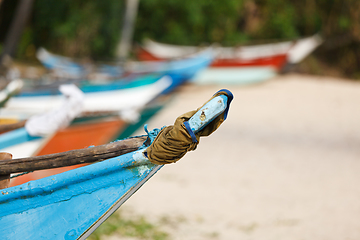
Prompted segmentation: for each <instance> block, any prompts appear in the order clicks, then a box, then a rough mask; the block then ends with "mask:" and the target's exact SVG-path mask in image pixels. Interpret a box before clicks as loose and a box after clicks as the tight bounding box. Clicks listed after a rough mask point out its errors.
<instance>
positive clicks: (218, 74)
mask: <svg viewBox="0 0 360 240" xmlns="http://www.w3.org/2000/svg"><path fill="white" fill-rule="evenodd" d="M274 76H276V70H275V69H274V68H271V67H238V68H237V67H214V68H207V69H205V70H203V71H201V72H199V73H198V74H197V75H196V76H195V77H194V79H193V81H192V82H193V83H195V84H200V85H201V84H237V85H242V84H244V85H245V84H252V83H257V82H263V81H266V80H269V79H271V78H273V77H274Z"/></svg>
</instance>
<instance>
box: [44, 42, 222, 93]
mask: <svg viewBox="0 0 360 240" xmlns="http://www.w3.org/2000/svg"><path fill="white" fill-rule="evenodd" d="M215 55H216V54H215V50H214V49H213V48H212V47H209V48H207V49H205V50H203V51H200V52H198V53H196V54H192V55H190V56H187V57H183V58H179V59H172V60H164V61H129V62H127V63H125V64H123V65H120V64H114V65H105V64H102V65H101V67H99V68H98V69H100V70H97V71H101V72H102V73H108V74H109V75H111V76H113V78H111V79H112V81H110V82H109V83H107V84H106V85H108V87H110V88H111V87H115V86H116V87H119V84H120V85H124V83H127V82H129V80H131V79H134V78H137V77H138V76H139V75H143V74H157V75H160V76H159V77H162V76H164V75H169V76H170V77H171V78H172V81H173V83H172V85H171V86H169V87H168V88H167V89H166V90H165V91H164V93H169V92H171V91H172V90H174V88H176V87H177V86H179V85H180V84H182V83H184V82H185V81H187V80H189V79H191V78H193V77H194V76H195V75H196V73H198V72H199V71H201V70H203V69H205V68H207V67H208V66H209V65H210V64H211V62H212V61H213V60H214V58H215ZM38 58H39V60H40V61H41V62H42V64H43V65H44V66H45V67H47V68H48V69H51V70H57V71H61V72H67V71H68V72H69V73H70V75H71V74H72V72H75V73H74V74H73V75H74V76H78V78H79V79H81V80H83V79H86V78H87V74H88V73H87V72H86V69H87V67H85V66H82V65H81V64H79V63H77V62H76V61H74V60H71V59H70V58H66V57H63V56H59V55H56V54H52V53H50V52H48V51H46V50H45V49H43V48H41V49H39V51H38ZM117 73H119V74H117ZM120 73H121V74H120ZM97 76H99V77H100V75H97ZM115 76H116V77H115ZM123 76H127V77H123ZM119 77H120V79H119ZM81 82H83V81H81ZM88 82H90V85H92V83H91V81H88ZM79 87H80V88H81V89H82V86H81V85H79ZM87 87H89V86H87ZM108 87H106V88H108ZM92 89H94V88H92ZM82 90H83V89H82ZM83 91H86V90H85V89H84V90H83ZM90 91H92V90H90Z"/></svg>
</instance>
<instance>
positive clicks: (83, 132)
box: [10, 119, 126, 186]
mask: <svg viewBox="0 0 360 240" xmlns="http://www.w3.org/2000/svg"><path fill="white" fill-rule="evenodd" d="M125 125H126V123H125V122H124V121H123V120H120V119H116V120H111V121H101V122H96V123H82V124H78V125H73V126H70V127H68V128H66V129H64V130H60V131H58V132H57V133H55V135H54V136H52V137H51V138H50V139H49V141H47V142H46V143H45V144H44V145H43V146H41V147H40V149H39V150H38V152H37V153H36V154H35V156H40V155H47V154H53V153H59V152H65V151H70V150H74V149H81V148H87V147H89V146H97V145H102V144H106V143H109V142H111V141H113V140H114V139H116V137H117V136H118V135H119V134H120V132H121V131H122V130H123V129H124V128H125ZM80 166H82V165H76V166H69V167H62V168H54V169H46V170H41V171H35V172H32V173H28V174H25V175H22V176H19V177H16V178H14V179H12V180H11V183H10V185H11V186H16V185H20V184H23V183H25V182H28V181H32V180H36V179H40V178H44V177H48V176H51V175H54V174H58V173H62V172H64V171H68V170H71V169H74V168H77V167H80Z"/></svg>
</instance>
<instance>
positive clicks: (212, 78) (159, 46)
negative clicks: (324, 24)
mask: <svg viewBox="0 0 360 240" xmlns="http://www.w3.org/2000/svg"><path fill="white" fill-rule="evenodd" d="M321 42H322V39H321V37H320V36H319V35H318V34H316V35H314V36H311V37H307V38H302V39H298V40H294V41H287V42H278V43H270V44H262V45H252V46H240V47H221V46H218V47H217V48H216V50H217V52H218V54H217V56H216V58H215V60H214V61H213V62H212V63H211V64H210V67H209V68H207V69H206V70H205V71H202V72H201V73H199V75H197V76H196V77H195V78H194V79H193V82H195V83H198V84H212V83H219V84H222V83H223V84H229V83H233V84H248V83H254V82H261V81H265V80H268V79H270V78H271V77H274V76H275V75H276V74H277V73H279V72H280V71H282V70H283V69H284V68H285V67H286V66H287V65H289V64H290V65H293V64H297V63H299V62H301V61H302V60H303V59H304V58H305V57H306V56H308V55H309V54H310V53H311V52H312V51H314V50H315V49H316V48H317V47H318V46H319V45H320V44H321ZM199 49H201V47H194V46H179V45H171V44H164V43H159V42H155V41H152V40H149V39H148V40H145V41H144V44H143V45H141V46H138V49H137V57H138V58H139V59H141V60H146V61H149V60H152V61H161V60H164V59H176V58H179V57H184V56H187V55H191V54H194V53H196V52H197V51H199Z"/></svg>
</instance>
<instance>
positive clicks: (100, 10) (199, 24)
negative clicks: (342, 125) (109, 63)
mask: <svg viewBox="0 0 360 240" xmlns="http://www.w3.org/2000/svg"><path fill="white" fill-rule="evenodd" d="M124 2H125V1H117V0H93V1H85V0H78V1H71V0H63V1H47V0H35V3H34V7H33V11H32V17H31V19H30V22H29V24H28V26H27V28H26V29H25V31H24V34H23V36H22V40H21V42H20V46H19V47H18V54H17V57H19V58H31V56H34V49H36V48H37V47H39V46H43V47H46V48H48V49H49V50H52V51H54V52H57V53H62V54H64V55H67V56H71V57H80V58H91V59H96V60H110V59H114V57H115V55H114V54H115V49H116V46H117V44H118V41H119V38H120V36H121V27H122V20H123V13H124V7H125V4H124ZM139 2H140V3H139V9H138V17H137V21H136V26H135V32H134V42H137V43H141V42H142V41H143V40H144V39H145V38H152V39H154V40H157V41H160V42H166V43H173V44H183V45H200V44H206V43H213V42H218V43H220V44H222V45H225V46H234V45H241V44H253V43H260V42H269V41H278V40H288V39H295V38H299V37H303V36H309V35H312V34H315V33H320V34H322V36H323V37H324V39H325V40H326V42H325V43H324V44H323V45H322V46H321V47H320V48H319V49H318V50H317V51H316V52H315V58H316V61H320V62H321V63H323V64H322V65H321V66H327V69H331V68H337V69H339V70H340V71H341V72H342V74H343V75H344V76H347V77H351V78H360V1H359V0H298V1H291V0H224V1H218V0H197V1H193V0H182V1H178V0H167V1H163V0H139ZM16 3H17V1H13V0H4V1H3V3H2V4H1V8H0V31H2V32H6V30H7V28H8V25H9V22H10V19H11V15H10V14H9V12H10V13H11V12H14V9H15V6H16ZM3 38H4V37H0V44H1V43H2V42H3V41H4V39H3ZM325 69H326V68H325ZM317 71H318V70H317ZM320 72H321V71H320ZM323 74H326V72H325V73H324V72H323Z"/></svg>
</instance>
